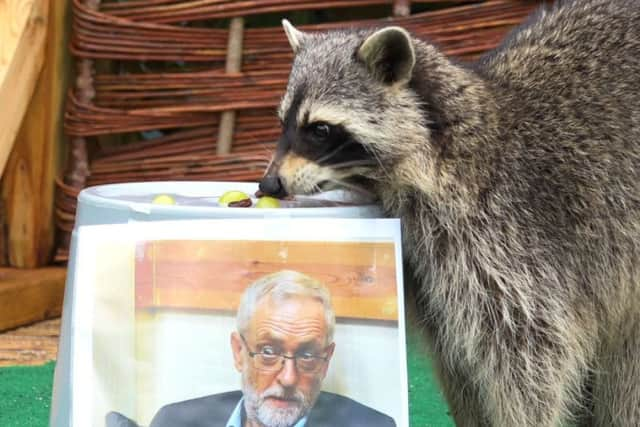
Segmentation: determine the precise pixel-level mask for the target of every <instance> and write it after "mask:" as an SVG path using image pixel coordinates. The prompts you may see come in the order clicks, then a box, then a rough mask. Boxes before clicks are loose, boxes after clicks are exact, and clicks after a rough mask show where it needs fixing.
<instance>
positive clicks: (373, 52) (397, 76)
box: [357, 27, 416, 84]
mask: <svg viewBox="0 0 640 427" xmlns="http://www.w3.org/2000/svg"><path fill="white" fill-rule="evenodd" d="M357 55H358V58H359V59H360V60H361V61H363V62H364V63H365V65H366V66H367V68H368V69H369V71H370V72H371V73H372V74H373V75H374V76H375V77H376V78H377V79H379V80H381V81H382V82H384V83H387V84H392V83H406V82H408V81H409V80H411V73H412V72H413V66H414V65H415V63H416V54H415V52H414V50H413V43H412V42H411V36H410V35H409V33H408V32H407V31H406V30H405V29H403V28H400V27H386V28H383V29H381V30H378V31H376V32H375V33H373V34H371V35H370V36H369V37H368V38H367V39H366V40H365V41H364V43H362V45H361V46H360V48H359V49H358V53H357Z"/></svg>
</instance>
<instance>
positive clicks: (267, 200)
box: [256, 196, 280, 208]
mask: <svg viewBox="0 0 640 427" xmlns="http://www.w3.org/2000/svg"><path fill="white" fill-rule="evenodd" d="M279 207H280V200H278V199H276V198H275V197H271V196H262V197H260V198H259V199H258V202H257V203H256V208H279Z"/></svg>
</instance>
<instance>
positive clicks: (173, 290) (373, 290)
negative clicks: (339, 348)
mask: <svg viewBox="0 0 640 427" xmlns="http://www.w3.org/2000/svg"><path fill="white" fill-rule="evenodd" d="M395 264H396V263H395V248H394V245H393V243H392V242H306V241H305V242H296V241H282V242H272V241H239V240H238V241H236V240H231V241H224V240H216V241H197V240H196V241H194V240H185V241H174V240H169V241H153V242H146V243H142V244H141V245H140V246H139V247H138V248H137V255H136V263H135V280H136V307H137V308H141V309H145V308H162V307H165V308H182V309H206V310H225V311H235V310H236V309H237V307H238V304H239V302H240V297H241V296H242V293H243V292H244V290H245V288H246V287H247V286H248V285H249V284H251V283H252V282H254V281H255V280H257V279H258V278H260V277H262V276H264V275H266V274H269V273H273V272H276V271H280V270H294V271H297V272H300V273H303V274H306V275H308V276H311V277H313V278H314V279H316V280H318V281H320V282H322V283H323V284H324V285H325V286H326V287H327V288H328V290H329V292H330V293H331V298H332V302H333V307H334V310H335V313H336V316H338V317H349V318H356V319H376V320H392V321H396V320H397V319H398V294H397V282H396V265H395ZM400 298H402V296H400Z"/></svg>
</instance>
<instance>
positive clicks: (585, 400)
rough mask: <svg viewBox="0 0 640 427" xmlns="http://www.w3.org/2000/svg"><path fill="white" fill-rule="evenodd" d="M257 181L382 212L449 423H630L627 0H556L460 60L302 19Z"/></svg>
mask: <svg viewBox="0 0 640 427" xmlns="http://www.w3.org/2000/svg"><path fill="white" fill-rule="evenodd" d="M283 26H284V29H285V32H286V35H287V37H288V40H289V42H290V44H291V47H292V48H293V50H294V52H295V57H294V61H293V66H292V69H291V73H290V76H289V81H288V86H287V90H286V93H285V94H284V96H283V99H282V102H281V105H280V108H279V117H280V119H281V122H282V136H281V138H280V140H279V142H278V145H277V148H276V151H275V154H274V157H273V160H272V162H271V164H270V166H269V168H268V170H267V171H266V172H265V176H264V178H263V179H262V181H261V182H260V189H261V190H262V191H263V192H266V193H270V194H273V195H277V196H282V195H285V194H293V195H295V194H310V193H314V192H320V191H325V190H329V189H333V188H349V189H352V190H354V191H361V192H365V193H371V194H373V195H375V197H377V198H378V199H379V201H380V203H381V205H382V206H383V208H384V210H385V212H386V213H387V214H388V215H389V216H393V217H399V218H401V220H402V227H403V239H404V243H403V244H404V245H405V249H404V253H405V256H406V261H407V264H408V268H409V269H410V272H411V276H412V277H413V280H412V282H413V283H412V285H411V286H412V287H413V290H414V294H415V295H416V298H415V301H414V302H415V305H416V309H417V313H418V315H419V322H420V325H422V326H424V330H425V335H426V336H427V337H428V339H429V342H430V344H431V349H432V350H433V353H434V359H435V365H436V367H437V371H438V373H439V376H440V378H441V383H442V388H443V390H444V394H445V396H446V398H447V401H448V403H449V406H450V408H451V413H452V416H453V418H454V419H455V422H456V423H457V425H459V426H498V427H512V426H514V427H516V426H517V427H522V426H532V427H533V426H536V427H540V426H557V425H559V424H561V423H576V424H579V425H596V426H640V93H639V90H640V2H639V1H638V0H580V1H560V2H558V3H556V4H555V5H553V6H547V7H543V8H542V9H540V10H539V11H538V12H536V13H535V14H534V15H533V16H532V17H531V18H530V19H529V20H528V21H527V22H526V23H524V24H523V25H522V26H520V27H519V28H518V29H516V30H514V31H513V32H512V33H511V34H509V36H508V37H507V38H506V39H505V40H504V41H503V43H501V45H500V46H499V47H497V48H496V49H494V50H493V51H491V52H489V53H487V54H486V55H484V56H482V57H481V58H480V59H479V60H478V61H476V62H475V63H473V64H462V63H456V62H455V61H454V60H452V59H449V58H447V57H445V56H444V55H443V54H442V53H441V52H440V51H439V50H438V49H437V48H436V47H435V46H434V45H433V44H430V43H428V42H425V41H422V40H419V39H417V38H415V37H413V36H411V35H410V34H409V33H408V32H407V31H406V30H404V29H403V28H400V27H397V26H389V27H382V28H376V29H368V30H351V31H333V32H326V33H306V32H302V31H299V30H297V29H296V28H294V27H293V26H292V25H291V24H290V23H289V22H287V21H283Z"/></svg>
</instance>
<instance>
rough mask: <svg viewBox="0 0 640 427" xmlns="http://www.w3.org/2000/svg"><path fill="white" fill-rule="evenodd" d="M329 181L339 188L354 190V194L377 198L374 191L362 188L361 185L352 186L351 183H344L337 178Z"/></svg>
mask: <svg viewBox="0 0 640 427" xmlns="http://www.w3.org/2000/svg"><path fill="white" fill-rule="evenodd" d="M327 181H329V182H332V183H334V184H336V185H337V186H339V187H342V188H346V189H348V190H352V191H353V192H354V193H359V194H362V195H364V196H366V197H375V193H374V192H373V191H371V190H367V189H366V188H363V187H360V186H359V185H355V184H351V183H349V182H346V181H343V180H341V179H336V178H329V179H327Z"/></svg>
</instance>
